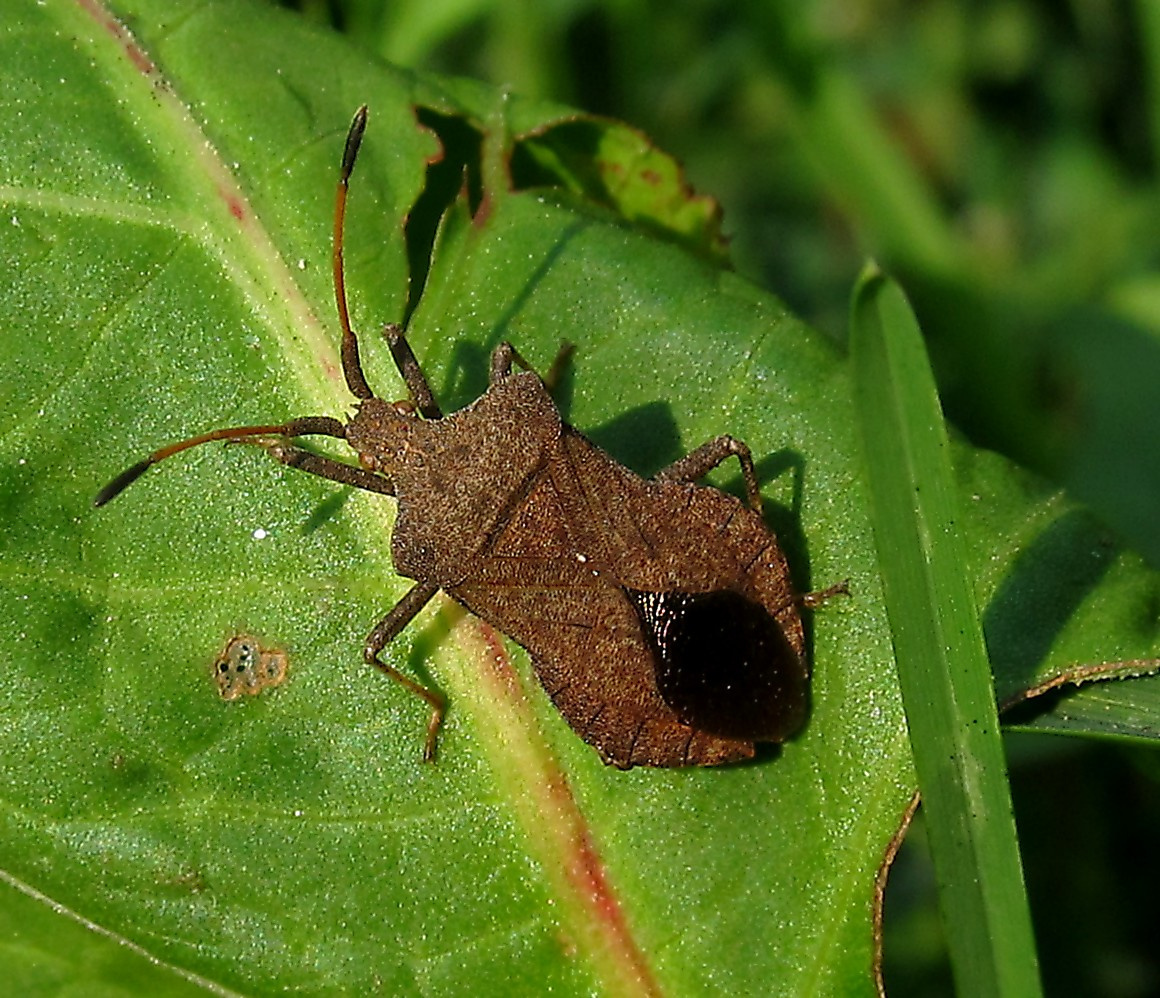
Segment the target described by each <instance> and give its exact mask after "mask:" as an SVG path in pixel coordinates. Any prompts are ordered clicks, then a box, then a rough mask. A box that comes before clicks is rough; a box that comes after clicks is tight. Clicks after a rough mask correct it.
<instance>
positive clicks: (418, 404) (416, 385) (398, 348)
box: [383, 322, 443, 419]
mask: <svg viewBox="0 0 1160 998" xmlns="http://www.w3.org/2000/svg"><path fill="white" fill-rule="evenodd" d="M383 336H385V337H386V339H387V346H389V347H390V348H391V356H392V357H394V358H395V367H397V368H398V369H399V373H400V374H401V375H402V376H403V381H404V382H405V383H406V385H407V391H409V392H410V393H411V398H412V400H413V401H414V403H415V408H417V409H418V410H419V412H421V413H422V414H423V416H424V418H426V419H442V418H443V410H442V409H440V408H439V403H438V402H436V401H435V394H434V392H432V391H431V386H430V385H429V384H427V375H425V374H424V373H423V368H421V367H420V366H419V361H417V360H416V359H415V354H414V352H413V351H412V350H411V344H410V343H408V342H407V337H406V335H405V334H404V333H403V328H402V326H397V325H395V323H393V322H389V323H387V325H386V326H385V327H384V328H383Z"/></svg>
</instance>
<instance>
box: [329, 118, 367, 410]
mask: <svg viewBox="0 0 1160 998" xmlns="http://www.w3.org/2000/svg"><path fill="white" fill-rule="evenodd" d="M366 128H367V106H366V105H365V104H363V106H362V107H360V108H359V109H358V110H357V111H355V113H354V120H353V121H352V122H351V123H350V131H349V132H347V135H346V148H344V149H343V151H342V172H341V174H340V175H339V178H338V190H337V191H336V192H335V197H334V250H333V253H332V258H331V260H332V263H333V265H334V300H335V302H336V303H337V304H338V321H339V324H340V325H341V326H342V373H343V375H344V376H345V377H346V384H347V387H348V388H350V391H351V394H352V395H353V396H354V397H355V398H359V399H370V398H374V397H375V393H374V392H372V391H371V387H370V385H368V384H367V379H366V376H365V375H364V374H363V370H362V363H361V362H360V361H359V357H358V339H357V338H356V337H355V335H354V330H353V329H351V328H350V312H349V310H348V309H347V307H346V278H345V276H344V274H343V266H342V242H343V234H344V228H345V222H346V193H347V182H348V181H349V180H350V174H351V171H352V170H354V161H355V158H356V157H357V156H358V149H359V146H360V145H362V137H363V132H365V131H366Z"/></svg>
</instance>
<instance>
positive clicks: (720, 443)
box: [653, 434, 761, 513]
mask: <svg viewBox="0 0 1160 998" xmlns="http://www.w3.org/2000/svg"><path fill="white" fill-rule="evenodd" d="M731 457H736V458H737V460H738V461H739V462H740V463H741V475H742V477H743V478H744V479H745V494H746V496H747V497H748V499H749V508H750V509H752V510H753V511H754V512H755V513H760V512H761V490H760V489H759V488H758V487H757V471H756V469H755V468H754V467H753V455H752V454H751V453H750V452H749V447H748V446H746V445H745V444H743V443H742V442H741V441H740V440H738V439H736V438H735V437H731V436H729V435H728V434H725V435H723V436H720V437H714V438H713V439H712V440H710V441H708V442H707V443H703V444H701V446H700V447H698V448H697V449H696V450H695V451H693V452H692V453H690V454H686V455H685V456H684V457H683V458H681V459H680V460H679V461H674V462H673V463H672V464H670V465H669V466H668V467H667V468H662V469H661V470H660V471H658V472H657V473H656V475H654V476H653V478H654V480H655V481H658V482H695V481H697V479H699V478H703V477H704V476H705V475H706V474H708V473H709V472H710V471H712V470H713V469H714V468H716V467H717V465H719V464H721V463H722V462H724V461H726V460H728V459H729V458H731Z"/></svg>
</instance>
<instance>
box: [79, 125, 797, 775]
mask: <svg viewBox="0 0 1160 998" xmlns="http://www.w3.org/2000/svg"><path fill="white" fill-rule="evenodd" d="M365 125H366V109H365V108H361V109H360V110H359V112H358V114H356V116H355V119H354V122H353V124H352V125H351V131H350V134H349V136H348V138H347V145H346V151H345V153H344V157H343V170H342V177H341V180H340V183H339V189H338V199H337V205H336V217H335V233H336V238H335V246H334V272H335V291H336V298H337V301H338V309H339V318H340V321H341V323H342V327H343V343H342V360H343V370H344V373H345V376H346V380H347V384H348V385H349V387H350V389H351V391H352V393H353V394H354V395H355V396H356V398H358V399H359V402H358V404H357V412H356V414H355V416H354V417H353V418H352V419H351V420H350V421H349V422H348V423H345V424H344V423H342V422H340V421H339V420H336V419H332V418H330V417H325V416H311V417H304V418H301V419H296V420H292V421H290V422H288V423H285V424H279V425H270V426H251V427H232V428H228V429H223V430H215V431H212V432H211V433H207V434H204V435H202V436H199V437H194V438H192V439H190V440H186V441H182V442H180V443H178V444H173V445H170V446H169V447H165V448H162V449H161V450H159V451H156V452H155V453H154V454H152V455H150V457H149V458H147V459H145V460H144V461H142V462H140V463H139V464H137V465H134V466H133V467H132V468H130V469H128V471H126V472H125V473H124V474H122V475H121V476H119V477H118V478H117V479H115V480H114V481H113V482H111V483H110V484H109V485H108V486H107V487H106V488H105V489H104V490H102V492H101V493H100V494H99V495H98V496H97V505H102V504H103V503H105V502H107V501H108V500H109V499H111V498H113V496H115V495H117V494H118V493H119V492H120V491H121V490H122V489H124V488H125V487H126V486H128V485H129V484H130V483H132V482H133V481H134V480H136V478H138V477H139V476H140V475H141V474H143V473H144V472H145V471H146V470H147V469H148V468H149V467H150V466H151V465H153V464H155V463H156V462H157V461H159V460H162V459H164V458H166V457H168V456H170V455H171V454H175V453H177V452H179V451H181V450H184V449H186V448H188V447H192V446H196V445H198V444H201V443H205V442H208V441H210V440H223V439H226V440H240V441H245V442H252V443H258V444H260V445H262V446H264V447H266V449H268V450H269V451H270V452H271V453H272V454H273V455H274V456H275V457H276V458H277V459H278V460H280V461H282V462H283V463H284V464H287V465H290V466H293V467H298V468H301V469H302V470H305V471H309V472H312V473H314V474H318V475H321V476H323V477H325V478H329V479H331V480H333V481H337V482H341V483H343V484H347V485H353V486H356V487H359V488H363V489H368V490H370V491H373V492H378V493H381V494H385V495H394V496H396V497H397V499H398V507H399V508H398V517H397V520H396V524H395V531H394V536H393V538H392V553H393V556H394V563H395V568H396V570H397V571H398V572H399V573H400V574H401V575H404V576H407V577H409V578H412V579H415V580H416V584H415V586H414V587H413V588H412V589H411V590H410V591H409V592H408V593H407V595H406V596H404V597H403V599H402V600H401V601H400V602H399V603H398V604H397V605H396V606H395V608H394V609H393V610H391V612H390V613H388V614H387V615H386V616H385V617H384V618H383V619H382V620H381V621H380V622H379V624H378V625H377V626H376V627H375V628H374V630H373V631H372V632H371V634H370V635H369V636H368V638H367V642H366V646H365V648H364V658H365V659H366V661H367V662H369V663H371V664H373V665H375V666H377V667H378V668H380V669H382V670H383V671H384V672H386V673H387V674H388V675H390V676H391V677H392V678H394V679H396V680H397V681H398V682H400V683H402V684H403V685H404V686H406V687H407V688H408V689H409V690H411V691H412V692H413V693H415V694H417V695H419V696H421V697H423V698H424V699H425V700H426V701H427V702H428V703H429V704H430V706H431V718H430V722H429V724H428V732H427V740H426V746H425V757H426V758H428V759H430V758H432V757H433V755H434V750H435V741H436V735H437V732H438V728H439V725H440V723H441V720H442V716H443V711H444V702H443V699H442V697H441V696H440V695H439V694H438V693H436V692H434V691H433V690H430V689H427V688H426V687H423V686H421V685H420V684H418V683H417V682H415V681H414V680H413V679H411V678H410V677H408V676H406V675H403V674H402V673H400V672H398V671H397V670H396V669H394V668H393V667H391V666H390V665H388V664H386V663H385V662H383V661H382V660H381V659H380V658H379V652H381V651H382V649H383V648H384V647H385V646H386V644H387V643H388V642H389V641H390V640H391V639H392V638H393V637H394V636H395V635H397V634H398V633H399V632H400V631H401V630H402V629H403V628H404V627H405V626H406V625H407V623H408V622H409V621H410V620H411V619H412V618H413V617H414V616H415V615H416V614H417V613H418V612H419V610H421V609H422V608H423V606H424V605H426V603H427V602H428V601H429V600H430V599H431V598H432V597H433V596H434V595H435V594H436V593H437V592H438V591H439V590H443V591H444V592H446V593H447V594H448V595H449V596H451V597H452V598H453V599H455V600H457V601H458V602H459V603H461V604H463V605H464V606H465V607H466V608H467V609H469V610H471V611H472V612H473V613H476V614H477V615H479V616H480V617H482V618H483V619H484V620H486V621H488V622H489V623H491V624H493V625H494V626H495V627H497V628H498V629H499V630H501V631H503V632H504V633H505V634H507V635H509V636H510V637H511V638H513V639H514V640H515V641H516V642H518V643H519V644H521V645H523V646H524V647H525V648H526V649H527V650H528V651H529V653H530V654H531V657H532V662H533V665H534V668H535V671H536V674H537V676H538V677H539V679H540V681H541V683H542V684H543V686H544V688H545V689H546V690H547V692H548V694H549V696H550V697H551V698H552V700H553V702H554V703H555V705H556V707H557V708H558V709H559V710H560V712H561V714H562V715H563V716H564V718H565V719H566V720H567V721H568V723H569V724H570V725H571V726H572V728H573V729H574V730H575V731H576V732H577V733H578V734H579V735H580V736H581V737H582V738H583V739H584V740H585V741H587V742H588V743H590V744H591V745H592V746H593V747H594V748H595V749H596V750H597V751H598V752H599V753H600V755H601V757H602V758H603V759H604V761H605V762H607V763H610V764H612V765H615V766H618V767H621V768H628V767H630V766H633V765H652V766H683V765H716V764H719V763H725V762H732V761H736V760H739V759H745V758H749V757H751V756H752V755H753V754H754V743H755V742H779V741H783V740H784V739H786V738H788V737H790V736H791V735H793V734H795V733H796V732H797V731H798V730H799V729H800V728H801V726H802V725H803V724H804V722H805V718H806V713H807V710H808V698H809V669H808V665H807V662H806V656H805V642H804V637H803V633H802V624H801V618H800V615H799V603H800V600H799V598H798V597H796V596H795V594H794V592H793V589H792V586H791V584H790V581H789V572H788V568H787V566H786V562H785V558H784V556H783V554H782V552H781V550H780V548H779V547H778V544H777V541H776V539H775V538H774V536H773V535H772V534H771V533H770V532H769V530H768V528H767V527H766V526H765V523H764V521H763V520H762V518H761V516H760V496H759V492H758V487H757V479H756V474H755V472H754V468H753V462H752V458H751V457H750V454H749V450H748V448H746V447H745V445H744V444H741V443H739V442H738V441H735V440H734V439H733V438H731V437H718V438H716V439H715V440H712V441H710V442H709V443H707V444H705V445H704V446H703V447H701V448H698V449H697V450H696V451H694V452H693V453H692V454H690V455H689V456H687V457H685V458H683V459H681V460H680V461H678V462H676V463H675V464H673V465H671V466H670V467H668V468H666V469H664V470H662V471H661V472H660V473H659V474H658V475H657V476H655V477H654V478H653V479H651V480H645V479H643V478H641V477H639V476H637V475H635V474H634V473H633V472H631V471H629V470H628V469H626V468H624V467H623V466H622V465H620V464H618V463H617V462H616V461H614V460H613V459H612V458H611V457H609V456H608V455H607V454H605V453H604V452H603V451H601V450H599V449H598V448H597V447H596V446H595V445H594V444H592V443H591V442H590V441H589V440H587V439H586V438H585V437H584V436H582V435H581V434H580V433H578V432H577V431H576V430H574V429H573V428H572V427H570V426H568V425H567V424H566V423H564V422H563V421H562V420H561V418H560V414H559V411H558V410H557V408H556V406H555V404H554V402H553V401H552V399H551V396H550V395H549V393H548V391H547V388H546V387H545V385H544V382H543V381H541V379H540V378H539V377H538V376H537V375H535V374H534V373H532V372H530V371H521V372H517V371H514V370H513V367H514V366H515V365H517V364H518V365H520V366H524V367H526V366H527V365H526V364H524V362H523V360H522V358H520V357H519V355H518V354H517V353H516V352H515V351H514V350H513V349H512V348H511V346H510V345H508V344H506V343H505V344H501V346H500V347H499V348H498V349H497V350H496V352H495V354H494V355H493V357H492V364H491V377H490V384H489V386H488V388H487V390H486V391H485V392H484V394H483V395H482V396H481V397H480V398H479V399H478V400H476V401H475V402H474V403H472V404H471V405H469V406H467V407H465V408H463V409H461V410H459V411H457V412H454V413H451V414H450V415H447V416H443V414H442V412H441V411H440V409H439V406H438V403H437V402H436V401H435V398H434V395H433V393H432V392H431V389H430V387H429V385H428V383H427V380H426V378H425V376H424V375H423V372H422V370H421V368H420V367H419V364H418V362H417V361H416V359H415V357H414V354H413V353H412V352H411V349H410V346H409V345H408V343H407V341H406V338H405V337H404V335H403V333H402V331H401V330H400V329H399V328H398V327H394V326H388V327H387V331H386V335H387V339H388V342H389V344H390V347H391V352H392V355H393V357H394V359H395V363H396V365H397V366H398V368H399V371H400V373H401V374H402V376H403V379H404V381H405V383H406V384H407V387H408V390H409V391H410V394H411V398H410V399H409V400H407V401H404V402H397V403H391V402H387V401H385V400H383V399H380V398H378V397H376V396H375V395H374V393H373V392H372V391H371V389H370V387H369V386H368V385H367V382H366V378H365V376H364V374H363V371H362V368H361V365H360V363H359V357H358V343H357V339H356V337H355V334H354V333H353V331H352V330H351V328H350V323H349V319H348V317H347V308H346V300H345V292H344V288H343V268H342V229H343V218H344V213H345V201H346V189H347V180H348V178H349V175H350V172H351V170H352V169H353V166H354V160H355V154H356V152H357V150H358V146H359V143H360V141H361V137H362V133H363V130H364V128H365ZM311 434H320V435H326V436H332V437H338V438H340V439H343V440H345V441H346V442H347V443H348V444H350V446H351V447H352V448H353V449H354V450H355V451H356V452H357V453H358V455H359V461H360V466H359V467H354V466H353V465H348V464H344V463H342V462H339V461H335V460H333V459H331V458H326V457H322V456H320V455H317V454H314V453H312V452H310V451H307V450H304V449H302V448H300V447H298V446H297V445H295V444H294V443H293V440H294V438H296V437H300V436H306V435H311ZM730 456H736V457H737V458H738V459H739V461H740V463H741V467H742V471H743V473H744V477H745V482H746V488H747V493H748V505H746V504H744V503H742V502H741V501H740V500H738V499H736V498H734V497H733V496H730V495H727V494H725V493H723V492H720V491H718V490H717V489H714V488H711V487H707V486H700V485H696V484H693V483H694V481H695V480H696V479H698V478H700V477H702V476H703V475H704V474H705V473H706V472H707V471H709V470H710V469H711V468H712V467H714V466H716V465H718V464H720V463H721V462H722V461H724V460H725V459H726V458H728V457H730Z"/></svg>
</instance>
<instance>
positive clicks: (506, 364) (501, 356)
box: [489, 340, 576, 392]
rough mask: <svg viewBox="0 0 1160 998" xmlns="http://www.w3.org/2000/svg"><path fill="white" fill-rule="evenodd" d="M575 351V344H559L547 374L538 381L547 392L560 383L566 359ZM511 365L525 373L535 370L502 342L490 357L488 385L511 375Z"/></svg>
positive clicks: (566, 342) (517, 352)
mask: <svg viewBox="0 0 1160 998" xmlns="http://www.w3.org/2000/svg"><path fill="white" fill-rule="evenodd" d="M575 349H576V344H575V343H569V342H568V341H567V340H562V341H561V342H560V349H559V350H557V351H556V357H555V359H554V360H553V361H552V366H551V367H550V368H548V373H547V374H545V375H544V376H543V377H542V378H541V379H540V380H541V381H543V382H544V386H545V387H546V388H547V389H548V391H549V392H552V391H555V388H556V385H557V384H559V382H560V376H561V375H562V374H563V373H564V365H565V364H567V363H568V358H569V357H571V356H572V352H573V351H574V350H575ZM513 363H514V364H518V365H519V366H520V367H522V368H523V369H524V370H525V371H534V370H535V368H533V367H532V365H531V364H529V363H528V362H527V361H526V360H524V358H523V357H521V356H520V353H519V351H518V350H516V348H515V347H513V346H512V345H511V344H510V343H508V341H507V340H504V341H503V342H502V343H501V344H500V345H499V346H497V347H496V348H495V352H494V353H493V354H492V355H491V375H490V379H489V380H490V383H491V384H493V385H494V384H495V383H496V382H497V381H502V380H503V379H504V378H506V377H507V376H508V375H509V374H511V373H512V364H513Z"/></svg>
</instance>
